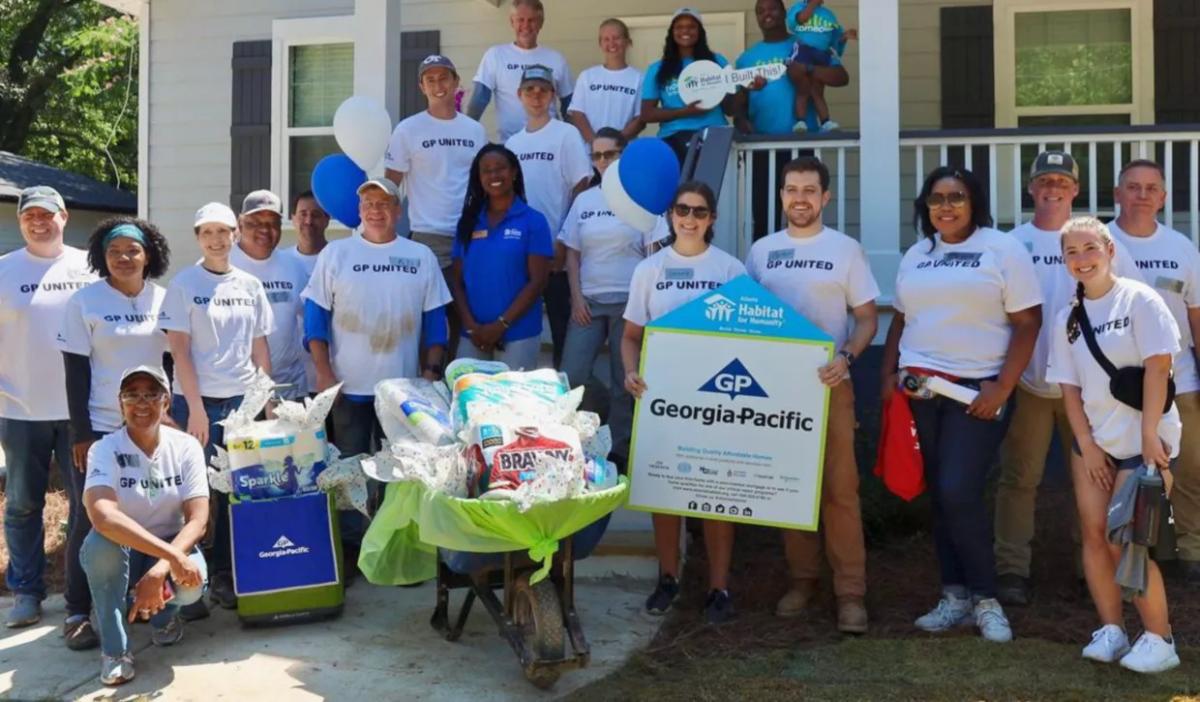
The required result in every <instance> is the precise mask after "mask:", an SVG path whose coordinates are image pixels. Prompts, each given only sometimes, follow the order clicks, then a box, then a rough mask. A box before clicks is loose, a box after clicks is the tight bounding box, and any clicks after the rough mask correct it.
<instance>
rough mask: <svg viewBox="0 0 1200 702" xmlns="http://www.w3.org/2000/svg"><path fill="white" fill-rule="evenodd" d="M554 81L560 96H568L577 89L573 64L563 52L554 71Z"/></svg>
mask: <svg viewBox="0 0 1200 702" xmlns="http://www.w3.org/2000/svg"><path fill="white" fill-rule="evenodd" d="M554 83H555V85H554V87H555V89H556V90H558V95H559V97H566V96H568V95H570V94H572V93H573V92H574V91H575V80H574V79H573V78H571V66H570V65H569V64H568V63H567V57H566V56H563V55H562V54H559V55H558V66H557V70H555V71H554Z"/></svg>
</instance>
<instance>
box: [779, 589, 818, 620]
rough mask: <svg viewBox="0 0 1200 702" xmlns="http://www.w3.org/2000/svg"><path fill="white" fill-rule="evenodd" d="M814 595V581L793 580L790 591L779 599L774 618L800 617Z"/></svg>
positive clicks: (815, 590) (815, 592)
mask: <svg viewBox="0 0 1200 702" xmlns="http://www.w3.org/2000/svg"><path fill="white" fill-rule="evenodd" d="M816 594H817V583H816V581H815V580H793V581H792V589H790V590H788V591H787V594H785V595H784V596H783V597H781V598H779V604H777V605H775V616H777V617H785V618H787V617H798V616H800V615H801V614H802V613H803V612H804V609H805V608H806V607H808V605H809V603H810V602H812V599H813V597H815V596H816Z"/></svg>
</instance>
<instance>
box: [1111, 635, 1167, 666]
mask: <svg viewBox="0 0 1200 702" xmlns="http://www.w3.org/2000/svg"><path fill="white" fill-rule="evenodd" d="M1177 665H1179V656H1178V654H1176V653H1175V642H1174V641H1172V642H1171V643H1167V642H1166V641H1165V640H1163V637H1161V636H1159V635H1158V634H1151V633H1150V632H1148V631H1144V632H1142V635H1141V636H1139V637H1138V639H1137V641H1134V642H1133V650H1131V651H1130V652H1129V653H1127V654H1125V657H1124V658H1122V659H1121V667H1122V668H1128V669H1129V670H1132V671H1134V672H1136V673H1161V672H1163V671H1164V670H1170V669H1171V668H1174V667H1175V666H1177Z"/></svg>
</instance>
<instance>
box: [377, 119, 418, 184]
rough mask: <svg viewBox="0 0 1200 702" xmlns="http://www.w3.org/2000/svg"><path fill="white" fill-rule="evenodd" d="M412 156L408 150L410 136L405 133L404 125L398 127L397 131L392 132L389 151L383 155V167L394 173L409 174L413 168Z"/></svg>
mask: <svg viewBox="0 0 1200 702" xmlns="http://www.w3.org/2000/svg"><path fill="white" fill-rule="evenodd" d="M411 159H412V155H411V154H410V153H409V150H408V134H407V132H406V131H405V128H404V123H403V122H401V123H400V124H397V125H396V129H395V130H394V131H393V132H392V138H391V140H390V141H388V147H387V151H385V152H384V154H383V167H384V168H390V169H391V170H393V171H400V172H401V173H408V170H409V168H411V167H412V163H411Z"/></svg>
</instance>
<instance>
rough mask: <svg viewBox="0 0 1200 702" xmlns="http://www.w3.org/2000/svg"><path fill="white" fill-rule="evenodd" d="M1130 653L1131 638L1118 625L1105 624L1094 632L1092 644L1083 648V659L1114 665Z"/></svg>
mask: <svg viewBox="0 0 1200 702" xmlns="http://www.w3.org/2000/svg"><path fill="white" fill-rule="evenodd" d="M1126 653H1129V637H1128V636H1126V635H1125V631H1124V630H1123V629H1121V627H1119V626H1117V625H1116V624H1105V625H1104V626H1102V627H1100V628H1099V629H1097V630H1095V631H1093V632H1092V642H1091V643H1090V644H1088V645H1087V646H1084V647H1083V657H1084V658H1086V659H1088V660H1089V661H1096V662H1097V663H1113V662H1115V661H1117V660H1120V658H1121V656H1124V655H1125V654H1126Z"/></svg>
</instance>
